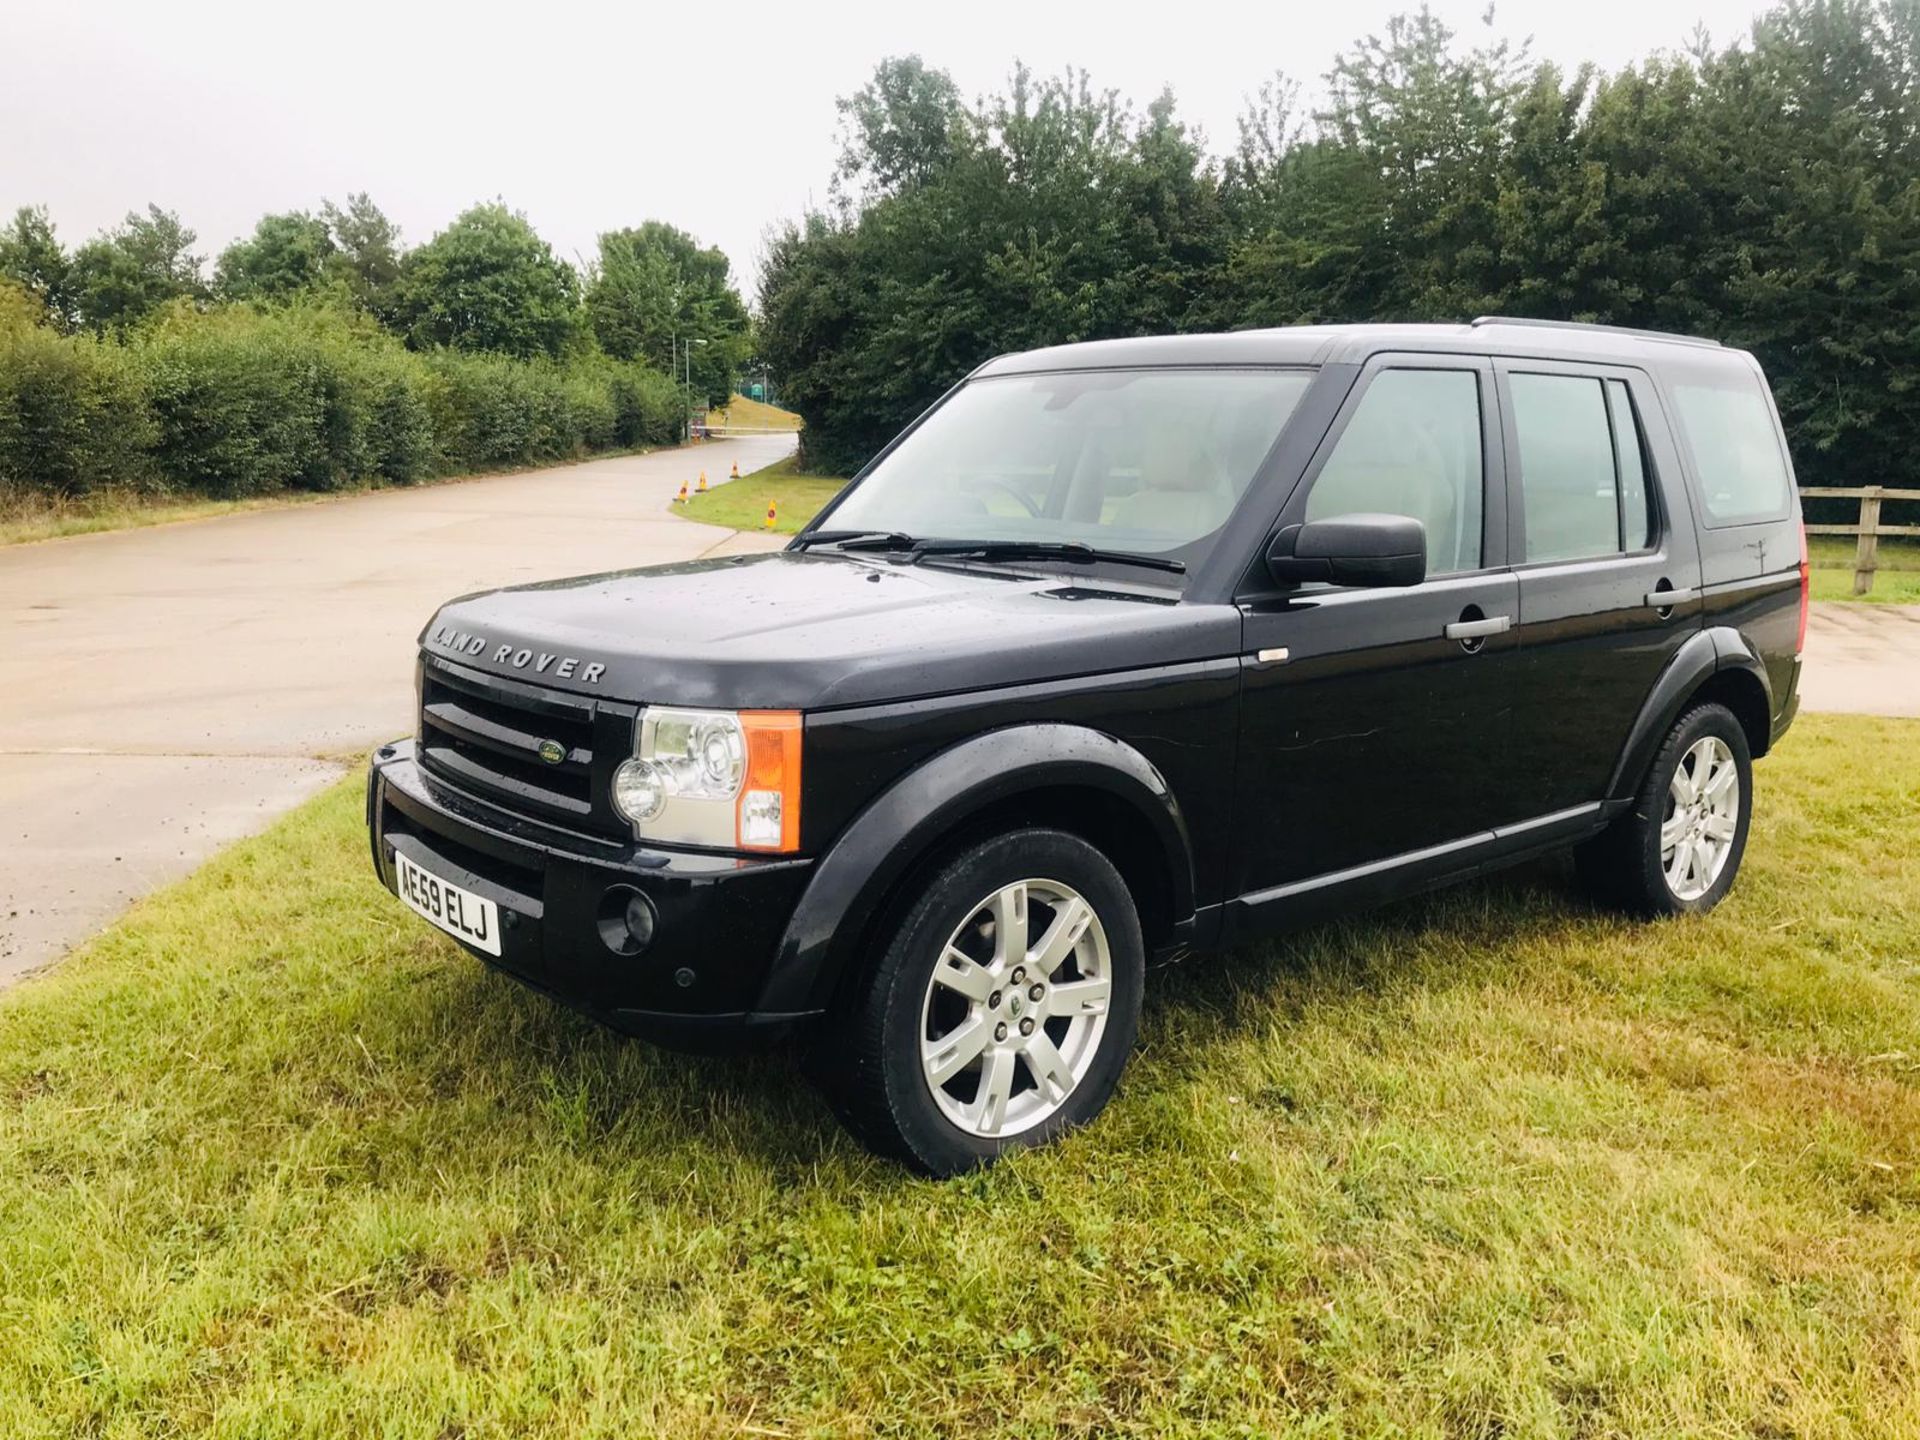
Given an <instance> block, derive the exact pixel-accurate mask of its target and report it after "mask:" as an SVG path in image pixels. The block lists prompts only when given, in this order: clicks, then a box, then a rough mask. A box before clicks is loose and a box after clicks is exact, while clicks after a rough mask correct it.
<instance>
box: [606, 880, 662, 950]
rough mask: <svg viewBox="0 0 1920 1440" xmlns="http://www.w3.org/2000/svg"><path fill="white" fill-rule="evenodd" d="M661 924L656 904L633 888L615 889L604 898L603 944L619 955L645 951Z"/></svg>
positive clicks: (622, 886)
mask: <svg viewBox="0 0 1920 1440" xmlns="http://www.w3.org/2000/svg"><path fill="white" fill-rule="evenodd" d="M659 923H660V915H659V912H658V911H656V910H655V909H654V908H653V902H652V901H651V900H649V899H648V898H647V897H646V896H645V895H642V894H641V893H640V892H639V891H638V890H636V889H634V888H633V887H632V886H631V885H615V886H614V887H613V888H612V889H610V890H608V891H607V893H606V894H605V895H602V896H601V897H600V914H599V930H600V940H601V943H602V944H604V945H605V946H606V947H607V948H608V949H609V950H611V951H613V953H614V954H616V955H638V954H639V953H640V952H641V951H642V950H645V949H646V948H647V946H649V945H651V944H652V943H653V932H654V930H655V928H656V927H657V926H658V925H659Z"/></svg>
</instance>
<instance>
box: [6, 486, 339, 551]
mask: <svg viewBox="0 0 1920 1440" xmlns="http://www.w3.org/2000/svg"><path fill="white" fill-rule="evenodd" d="M366 488H367V487H358V488H355V489H352V490H348V491H345V492H340V491H334V492H330V493H329V494H326V495H316V494H299V495H273V496H260V497H255V498H252V499H247V500H200V499H186V498H182V497H179V496H162V495H128V494H122V493H119V492H107V493H105V494H101V495H90V496H87V497H85V498H83V499H79V500H65V501H59V500H52V499H49V498H47V497H45V496H39V495H33V496H21V497H14V496H0V545H23V544H27V543H30V542H32V541H35V540H57V539H60V538H61V537H62V536H66V535H91V534H94V533H96V532H98V531H101V530H134V529H138V528H140V527H141V526H145V525H170V524H172V523H174V522H175V521H179V520H204V519H206V518H207V517H209V516H212V515H232V514H234V513H236V512H238V511H242V510H269V509H279V508H281V507H282V506H286V505H303V504H312V503H314V502H315V501H319V500H329V499H332V498H334V497H335V496H336V495H338V494H341V493H346V494H360V493H363V492H364V490H365V489H366Z"/></svg>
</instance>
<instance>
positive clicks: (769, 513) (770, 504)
mask: <svg viewBox="0 0 1920 1440" xmlns="http://www.w3.org/2000/svg"><path fill="white" fill-rule="evenodd" d="M779 503H780V502H779V501H778V500H769V501H767V529H769V530H771V529H772V528H773V512H774V507H775V506H777V505H778V504H779Z"/></svg>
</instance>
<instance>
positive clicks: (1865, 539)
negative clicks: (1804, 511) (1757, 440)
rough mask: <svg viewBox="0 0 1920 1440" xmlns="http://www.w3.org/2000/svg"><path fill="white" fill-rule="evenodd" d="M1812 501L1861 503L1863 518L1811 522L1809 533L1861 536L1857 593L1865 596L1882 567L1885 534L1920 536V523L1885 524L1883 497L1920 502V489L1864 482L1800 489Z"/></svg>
mask: <svg viewBox="0 0 1920 1440" xmlns="http://www.w3.org/2000/svg"><path fill="white" fill-rule="evenodd" d="M1800 493H1801V494H1802V495H1804V496H1806V497H1807V498H1809V499H1812V500H1848V499H1857V500H1858V501H1859V502H1860V520H1859V523H1858V524H1854V525H1809V526H1807V533H1808V534H1809V535H1853V536H1856V537H1858V538H1857V540H1856V542H1855V545H1854V551H1853V593H1854V594H1856V595H1865V594H1867V593H1868V592H1870V591H1871V590H1872V589H1873V572H1874V571H1875V570H1877V569H1879V568H1880V537H1881V536H1882V535H1914V536H1920V525H1882V524H1881V523H1880V502H1881V501H1882V500H1893V501H1896V502H1898V501H1902V500H1907V501H1912V502H1914V503H1916V504H1920V490H1903V489H1898V488H1895V487H1893V486H1889V485H1860V486H1854V487H1842V488H1838V489H1835V488H1831V487H1827V486H1819V487H1815V488H1811V489H1803V490H1802V491H1801V492H1800Z"/></svg>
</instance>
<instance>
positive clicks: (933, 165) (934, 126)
mask: <svg viewBox="0 0 1920 1440" xmlns="http://www.w3.org/2000/svg"><path fill="white" fill-rule="evenodd" d="M835 108H836V109H837V110H838V111H839V113H840V127H841V148H840V162H839V166H838V168H837V170H836V172H835V175H834V185H835V188H836V189H839V190H842V191H843V192H844V191H845V190H846V189H847V188H848V187H851V188H852V189H853V190H854V191H855V192H856V193H857V194H858V195H860V196H863V197H865V198H868V199H874V198H878V197H879V196H882V195H896V194H898V193H899V192H900V191H902V190H904V189H906V188H908V187H909V186H912V185H918V184H923V183H925V182H926V181H928V180H930V179H932V178H933V177H934V176H935V175H937V174H939V173H940V172H941V171H942V170H944V169H946V167H947V166H948V165H950V164H951V163H952V162H953V160H954V158H955V157H956V156H957V155H958V154H960V153H961V152H962V151H963V150H965V149H966V148H967V147H968V145H969V144H970V138H969V136H968V133H967V130H968V118H969V117H968V114H967V109H966V106H965V104H964V103H962V101H961V99H960V87H959V86H957V85H955V84H954V83H953V77H952V76H950V75H948V74H947V72H946V71H944V70H933V69H929V68H928V66H927V64H926V62H925V61H923V60H922V59H921V58H920V57H919V56H918V55H906V56H900V57H894V58H889V59H886V60H882V61H881V62H880V63H879V65H877V66H876V67H874V72H873V79H872V80H870V81H868V82H867V83H866V84H865V85H863V86H862V87H861V88H860V89H859V90H856V91H855V92H854V93H853V94H852V95H848V96H843V97H842V98H841V99H839V100H838V101H836V102H835Z"/></svg>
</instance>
